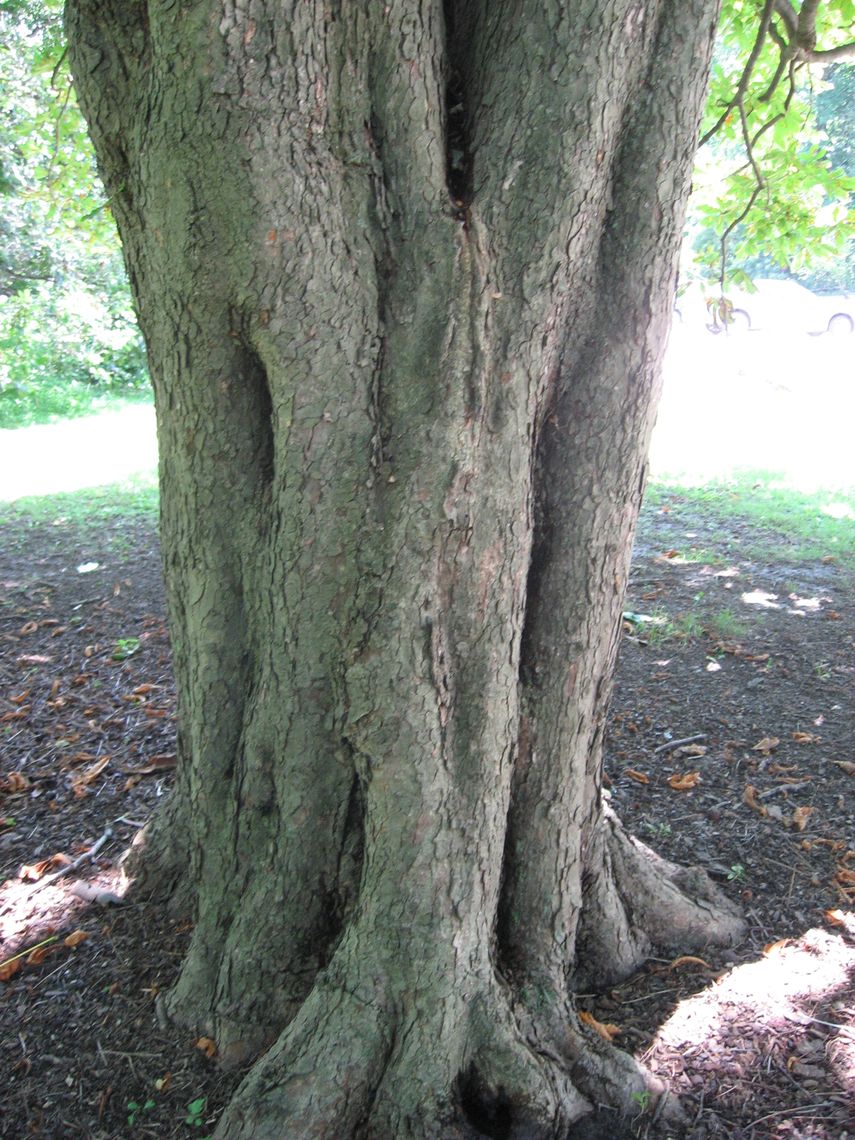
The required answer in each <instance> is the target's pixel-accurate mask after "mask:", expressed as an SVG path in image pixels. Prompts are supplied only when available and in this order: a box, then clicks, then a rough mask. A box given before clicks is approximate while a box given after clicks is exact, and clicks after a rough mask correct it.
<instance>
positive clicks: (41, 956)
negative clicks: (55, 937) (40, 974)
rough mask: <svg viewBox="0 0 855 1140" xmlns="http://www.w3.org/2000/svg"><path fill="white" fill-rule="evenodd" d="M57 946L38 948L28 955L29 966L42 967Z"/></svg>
mask: <svg viewBox="0 0 855 1140" xmlns="http://www.w3.org/2000/svg"><path fill="white" fill-rule="evenodd" d="M55 949H56V947H55V946H37V947H36V948H35V950H31V951H30V953H29V954H28V955H27V958H26V961H27V965H28V966H40V965H41V964H42V962H44V960H45V958H47V956H48V954H50V953H51V952H52V951H53V950H55Z"/></svg>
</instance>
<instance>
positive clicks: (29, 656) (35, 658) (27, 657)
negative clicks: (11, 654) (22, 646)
mask: <svg viewBox="0 0 855 1140" xmlns="http://www.w3.org/2000/svg"><path fill="white" fill-rule="evenodd" d="M51 661H53V658H52V657H45V656H44V654H43V653H25V654H24V656H23V657H19V658H18V664H19V665H49V664H50V663H51Z"/></svg>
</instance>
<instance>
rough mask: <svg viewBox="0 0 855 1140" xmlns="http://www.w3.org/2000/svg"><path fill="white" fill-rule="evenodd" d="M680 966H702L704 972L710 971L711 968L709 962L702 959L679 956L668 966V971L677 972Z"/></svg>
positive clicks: (686, 955) (692, 955)
mask: <svg viewBox="0 0 855 1140" xmlns="http://www.w3.org/2000/svg"><path fill="white" fill-rule="evenodd" d="M681 966H703V968H704V969H705V970H711V969H712V966H711V965H710V964H709V962H705V961H704V960H703V958H696V957H695V956H694V954H681V955H680V957H679V958H675V959H674V961H673V962H671V964H670V965H669V967H668V969H669V970H679V968H680V967H681Z"/></svg>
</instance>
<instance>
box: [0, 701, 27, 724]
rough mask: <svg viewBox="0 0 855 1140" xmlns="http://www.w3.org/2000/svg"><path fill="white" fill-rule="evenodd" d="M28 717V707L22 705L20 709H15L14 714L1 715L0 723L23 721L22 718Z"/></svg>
mask: <svg viewBox="0 0 855 1140" xmlns="http://www.w3.org/2000/svg"><path fill="white" fill-rule="evenodd" d="M29 715H30V706H29V705H22V706H21V708H19V709H15V711H14V712H7V713H3V715H2V716H0V721H2V722H3V723H4V724H7V723H8V722H9V721H12V720H24V718H25V717H28V716H29Z"/></svg>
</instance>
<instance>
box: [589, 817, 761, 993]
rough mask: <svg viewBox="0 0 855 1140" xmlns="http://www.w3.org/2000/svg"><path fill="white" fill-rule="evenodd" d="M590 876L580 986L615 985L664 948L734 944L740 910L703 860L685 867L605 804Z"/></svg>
mask: <svg viewBox="0 0 855 1140" xmlns="http://www.w3.org/2000/svg"><path fill="white" fill-rule="evenodd" d="M596 842H597V843H598V844H601V845H602V846H601V851H600V852H594V857H593V858H592V859H590V861H589V865H590V866H592V867H595V868H598V870H597V871H595V872H594V873H592V874H590V875H589V876H587V878H586V880H585V882H584V891H585V895H584V906H583V910H582V915H581V919H580V923H579V930H578V934H577V941H576V962H575V971H574V976H573V981H574V985H575V986H576V988H577V989H581V988H598V987H601V986H604V985H609V984H611V983H613V982H615V981H618V980H620V979H621V978H624V977H626V976H627V975H629V974H631V973H632V972H633V970H635V969H637V968H638V966H640V965H641V963H642V962H644V961H645V959H647V958H649V957H651V956H653V955H657V954H672V953H687V952H692V951H702V950H703V949H704V948H705V947H708V946H731V945H734V944H735V943H736V942H738V941H739V939H740V938H741V937H742V936H743V934H744V932H745V923H744V921H743V920H742V918H741V917H740V914H739V910H738V908H737V907H736V906H735V904H734V903H732V902H731V901H730V899H728V898H727V897H726V896H725V895H724V894H723V893H722V892H721V891H720V890H719V889H718V888H717V887H716V886H715V884H714V883H713V882H712V881H711V880H710V879H709V877H708V876H707V875H706V873H705V872H704V871H702V870H701V869H700V868H698V867H678V866H677V865H676V864H674V863H670V862H668V860H667V859H663V858H662V857H661V856H659V855H657V854H656V853H655V852H654V851H651V850H650V848H649V847H646V846H645V845H644V844H643V843H641V842H640V841H639V840H638V839H636V838H635V837H634V836H631V835H629V833H628V832H626V831H625V830H624V828H623V826H622V825H621V823H620V821H619V820H618V819H617V817H616V816H615V815H614V813H613V812H612V811H611V810H610V809H609V808H608V807H606V808H605V811H604V815H603V820H602V825H601V827H600V829H599V833H598V835H597V840H596Z"/></svg>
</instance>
